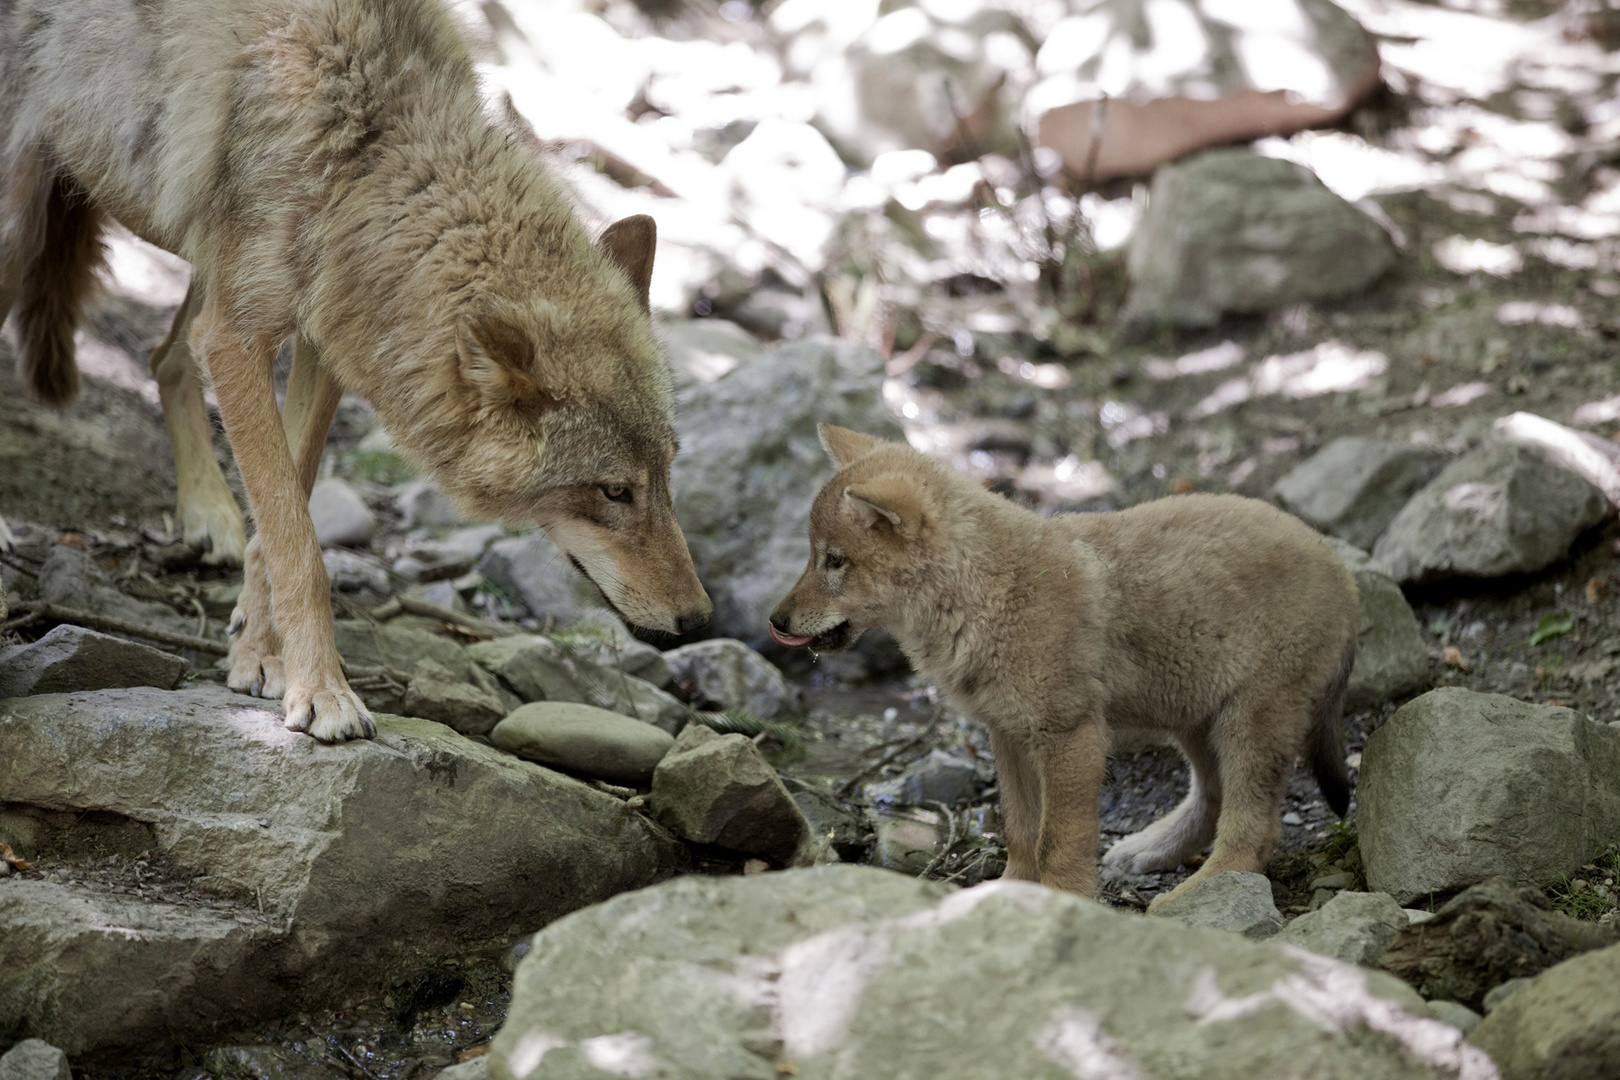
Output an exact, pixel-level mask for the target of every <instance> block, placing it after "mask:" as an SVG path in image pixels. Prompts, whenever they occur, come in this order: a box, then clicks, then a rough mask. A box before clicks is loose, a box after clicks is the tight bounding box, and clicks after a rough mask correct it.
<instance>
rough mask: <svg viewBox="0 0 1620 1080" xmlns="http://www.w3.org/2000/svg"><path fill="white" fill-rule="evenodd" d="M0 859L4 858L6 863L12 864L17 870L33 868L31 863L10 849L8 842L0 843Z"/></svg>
mask: <svg viewBox="0 0 1620 1080" xmlns="http://www.w3.org/2000/svg"><path fill="white" fill-rule="evenodd" d="M0 859H3V860H5V862H6V863H7V864H8V865H11V866H14V867H16V868H17V869H18V870H32V869H33V868H34V864H33V863H31V862H29V861H28V860H27V859H25V858H23V857H22V856H21V855H19V854H17V853H16V852H15V851H12V850H11V845H10V844H0Z"/></svg>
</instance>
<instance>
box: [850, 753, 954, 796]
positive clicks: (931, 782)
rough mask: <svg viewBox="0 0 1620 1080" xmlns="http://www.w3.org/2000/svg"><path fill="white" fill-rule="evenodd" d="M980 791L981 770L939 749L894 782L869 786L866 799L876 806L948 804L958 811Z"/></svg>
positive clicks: (912, 765)
mask: <svg viewBox="0 0 1620 1080" xmlns="http://www.w3.org/2000/svg"><path fill="white" fill-rule="evenodd" d="M978 790H979V770H978V769H976V768H975V767H974V765H973V763H972V762H971V761H964V760H963V759H962V758H959V757H957V756H956V755H955V754H950V753H946V752H945V751H944V750H938V749H935V750H930V751H929V752H928V755H927V756H926V757H924V758H923V759H922V760H921V761H917V762H914V763H913V764H911V765H908V766H907V767H906V768H905V770H904V771H903V772H901V773H900V775H899V776H896V777H895V778H893V779H892V780H883V781H880V782H878V783H875V784H868V785H866V797H867V799H868V800H870V801H871V802H872V803H873V805H876V806H882V805H900V806H933V805H934V804H935V803H944V804H945V805H946V806H948V807H952V808H954V807H955V806H956V805H957V804H958V803H962V802H966V801H967V800H969V799H971V798H972V797H973V796H974V795H976V794H978Z"/></svg>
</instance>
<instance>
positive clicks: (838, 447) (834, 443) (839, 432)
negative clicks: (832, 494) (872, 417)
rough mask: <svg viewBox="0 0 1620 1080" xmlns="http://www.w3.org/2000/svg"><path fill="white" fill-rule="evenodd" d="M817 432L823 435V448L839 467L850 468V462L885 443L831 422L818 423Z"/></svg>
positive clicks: (834, 464) (835, 465)
mask: <svg viewBox="0 0 1620 1080" xmlns="http://www.w3.org/2000/svg"><path fill="white" fill-rule="evenodd" d="M816 434H817V435H819V436H820V437H821V448H822V449H823V450H825V451H827V456H828V457H830V458H832V463H833V466H834V467H835V468H839V469H847V468H849V465H850V462H852V461H854V460H855V459H856V458H858V457H862V456H864V455H865V454H866V453H868V452H869V451H872V450H876V449H877V448H878V447H880V446H882V445H883V440H882V439H874V438H873V437H872V436H870V435H862V434H861V433H860V432H858V431H851V430H849V428H841V427H833V426H832V425H831V424H817V425H816Z"/></svg>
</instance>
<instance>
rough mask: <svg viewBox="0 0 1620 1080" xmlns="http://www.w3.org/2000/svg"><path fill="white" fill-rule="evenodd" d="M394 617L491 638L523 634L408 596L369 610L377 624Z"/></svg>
mask: <svg viewBox="0 0 1620 1080" xmlns="http://www.w3.org/2000/svg"><path fill="white" fill-rule="evenodd" d="M395 615H420V616H422V617H423V618H425V619H438V620H439V621H440V622H447V623H451V624H453V625H455V626H460V627H463V628H464V629H467V630H471V631H472V632H474V633H477V634H488V635H489V636H490V637H492V638H504V637H516V636H517V635H518V634H521V633H523V631H521V630H518V629H516V628H514V627H511V626H502V625H501V624H500V623H492V622H487V621H485V620H484V619H480V618H478V617H477V616H476V615H463V614H462V613H461V612H459V611H457V610H456V609H455V608H448V607H445V606H444V605H442V604H433V603H429V602H428V601H426V600H415V599H412V598H411V597H408V596H396V597H394V599H392V600H389V601H386V602H384V603H381V604H378V605H377V606H376V607H374V608H372V609H371V617H372V618H374V619H376V620H377V621H378V622H387V621H388V620H389V619H392V618H393V617H394V616H395Z"/></svg>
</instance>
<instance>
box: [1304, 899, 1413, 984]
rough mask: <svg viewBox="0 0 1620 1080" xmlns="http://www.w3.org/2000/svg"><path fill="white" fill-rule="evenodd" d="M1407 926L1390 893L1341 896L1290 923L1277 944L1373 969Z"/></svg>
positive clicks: (1404, 913)
mask: <svg viewBox="0 0 1620 1080" xmlns="http://www.w3.org/2000/svg"><path fill="white" fill-rule="evenodd" d="M1406 922H1407V920H1406V912H1404V911H1402V910H1401V905H1400V904H1398V903H1396V901H1395V898H1394V897H1393V896H1390V895H1389V894H1387V893H1365V892H1341V893H1340V894H1339V895H1337V896H1335V897H1334V898H1333V899H1331V900H1329V901H1328V902H1327V903H1325V904H1323V905H1322V906H1321V907H1319V908H1317V909H1316V910H1315V911H1310V912H1306V913H1305V914H1304V915H1301V916H1300V917H1299V918H1297V919H1295V920H1294V921H1293V922H1291V923H1289V924H1288V925H1287V926H1286V927H1284V929H1283V931H1282V933H1281V934H1278V935H1277V940H1278V941H1283V942H1287V943H1288V944H1290V945H1298V946H1299V947H1300V948H1302V949H1309V950H1310V951H1311V952H1313V953H1319V954H1321V955H1322V956H1331V957H1333V959H1335V960H1343V961H1344V962H1345V963H1347V964H1359V965H1361V966H1362V967H1371V966H1372V965H1374V964H1376V963H1377V962H1378V958H1379V957H1381V956H1383V955H1384V950H1385V949H1386V948H1388V947H1389V943H1390V942H1391V941H1392V940H1394V938H1395V935H1396V934H1398V933H1399V932H1400V931H1402V930H1404V929H1406Z"/></svg>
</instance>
